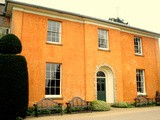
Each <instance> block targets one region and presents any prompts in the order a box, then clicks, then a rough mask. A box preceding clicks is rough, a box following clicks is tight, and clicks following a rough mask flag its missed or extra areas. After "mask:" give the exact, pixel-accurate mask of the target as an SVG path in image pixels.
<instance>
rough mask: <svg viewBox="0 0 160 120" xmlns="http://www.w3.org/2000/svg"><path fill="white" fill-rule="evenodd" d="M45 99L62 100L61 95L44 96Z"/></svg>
mask: <svg viewBox="0 0 160 120" xmlns="http://www.w3.org/2000/svg"><path fill="white" fill-rule="evenodd" d="M45 98H56V99H59V98H62V96H61V95H45Z"/></svg>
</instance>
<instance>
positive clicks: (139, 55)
mask: <svg viewBox="0 0 160 120" xmlns="http://www.w3.org/2000/svg"><path fill="white" fill-rule="evenodd" d="M135 55H136V56H144V55H143V54H138V53H135Z"/></svg>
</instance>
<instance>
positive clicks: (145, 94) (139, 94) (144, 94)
mask: <svg viewBox="0 0 160 120" xmlns="http://www.w3.org/2000/svg"><path fill="white" fill-rule="evenodd" d="M137 95H147V94H146V93H137Z"/></svg>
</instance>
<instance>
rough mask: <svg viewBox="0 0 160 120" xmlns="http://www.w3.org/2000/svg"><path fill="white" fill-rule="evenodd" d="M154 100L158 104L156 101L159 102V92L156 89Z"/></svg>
mask: <svg viewBox="0 0 160 120" xmlns="http://www.w3.org/2000/svg"><path fill="white" fill-rule="evenodd" d="M155 102H156V105H158V103H159V104H160V92H159V91H156V97H155Z"/></svg>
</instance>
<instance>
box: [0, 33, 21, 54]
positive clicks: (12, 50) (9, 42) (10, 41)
mask: <svg viewBox="0 0 160 120" xmlns="http://www.w3.org/2000/svg"><path fill="white" fill-rule="evenodd" d="M21 51H22V45H21V42H20V40H19V38H18V37H17V36H15V35H14V34H7V35H5V36H3V37H2V38H1V39H0V53H1V54H18V53H21Z"/></svg>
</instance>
